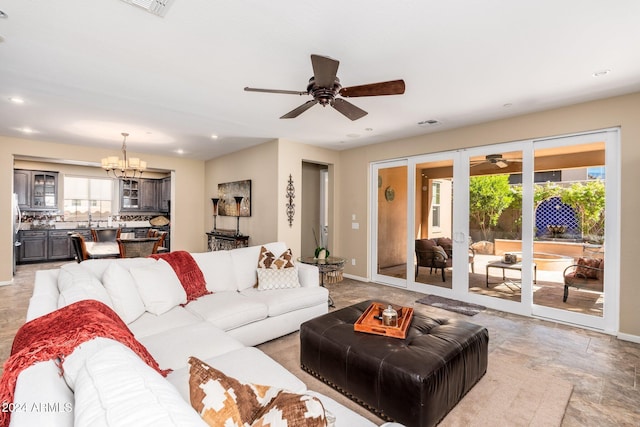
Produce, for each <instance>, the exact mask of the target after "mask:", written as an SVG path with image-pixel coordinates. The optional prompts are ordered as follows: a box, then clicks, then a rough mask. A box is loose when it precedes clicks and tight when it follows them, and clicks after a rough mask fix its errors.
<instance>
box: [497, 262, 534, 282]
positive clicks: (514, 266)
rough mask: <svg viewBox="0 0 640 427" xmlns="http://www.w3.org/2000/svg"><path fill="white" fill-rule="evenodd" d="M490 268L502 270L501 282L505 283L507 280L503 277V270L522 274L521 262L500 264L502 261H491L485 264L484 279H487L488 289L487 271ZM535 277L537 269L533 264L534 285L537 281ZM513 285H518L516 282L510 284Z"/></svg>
mask: <svg viewBox="0 0 640 427" xmlns="http://www.w3.org/2000/svg"><path fill="white" fill-rule="evenodd" d="M490 268H501V269H502V281H503V282H505V281H506V280H507V278H506V277H505V275H504V271H505V270H516V271H520V272H521V274H522V263H521V262H516V263H514V264H509V263H506V262H502V261H491V262H489V263H487V267H486V277H487V288H488V287H489V269H490ZM537 275H538V267H537V266H536V265H535V264H533V283H536V279H537ZM511 283H513V284H515V285H517V284H518V283H516V282H511Z"/></svg>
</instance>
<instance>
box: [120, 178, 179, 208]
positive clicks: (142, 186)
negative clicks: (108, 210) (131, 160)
mask: <svg viewBox="0 0 640 427" xmlns="http://www.w3.org/2000/svg"><path fill="white" fill-rule="evenodd" d="M168 179H169V181H168V184H166V183H165V179H145V178H138V179H123V180H120V211H121V212H128V213H131V212H148V213H159V212H167V211H168V210H169V209H168V206H169V199H170V198H171V178H168ZM167 188H168V190H167ZM165 192H166V194H168V198H167V197H165Z"/></svg>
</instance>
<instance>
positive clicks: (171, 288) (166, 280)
mask: <svg viewBox="0 0 640 427" xmlns="http://www.w3.org/2000/svg"><path fill="white" fill-rule="evenodd" d="M129 272H130V273H131V275H132V276H133V279H134V280H135V282H136V286H137V287H138V292H139V293H140V296H141V297H142V301H143V302H144V306H145V309H146V311H148V312H149V313H152V314H156V315H160V314H162V313H166V312H167V311H169V310H171V309H172V308H173V307H175V306H177V305H179V304H185V303H186V302H187V293H186V292H185V290H184V288H183V287H182V284H181V283H180V280H178V276H176V273H175V272H174V271H173V268H171V266H170V265H169V264H167V263H166V262H164V261H156V262H154V263H153V264H151V265H145V266H140V267H131V269H130V270H129Z"/></svg>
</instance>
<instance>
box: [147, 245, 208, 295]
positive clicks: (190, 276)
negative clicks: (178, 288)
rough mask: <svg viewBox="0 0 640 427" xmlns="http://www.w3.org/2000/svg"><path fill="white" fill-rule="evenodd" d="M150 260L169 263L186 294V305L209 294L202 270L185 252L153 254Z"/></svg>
mask: <svg viewBox="0 0 640 427" xmlns="http://www.w3.org/2000/svg"><path fill="white" fill-rule="evenodd" d="M150 257H151V258H155V259H163V260H165V261H166V262H168V263H169V265H170V266H171V268H173V271H175V272H176V275H177V276H178V279H180V283H182V287H183V288H184V290H185V292H186V293H187V304H188V303H189V302H190V301H193V300H196V299H198V298H200V297H201V296H203V295H208V294H210V293H211V292H210V291H208V290H207V287H206V284H207V282H206V280H205V279H204V275H203V274H202V270H200V267H198V264H197V263H196V260H194V259H193V257H192V256H191V254H190V253H189V252H187V251H175V252H168V253H166V254H153V255H150Z"/></svg>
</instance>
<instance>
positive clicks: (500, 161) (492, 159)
mask: <svg viewBox="0 0 640 427" xmlns="http://www.w3.org/2000/svg"><path fill="white" fill-rule="evenodd" d="M509 163H522V159H507V158H504V157H502V154H487V155H486V156H485V158H484V159H482V160H472V161H471V167H474V166H478V165H483V164H492V165H496V166H497V167H499V168H500V169H504V168H506V167H507V166H509Z"/></svg>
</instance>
